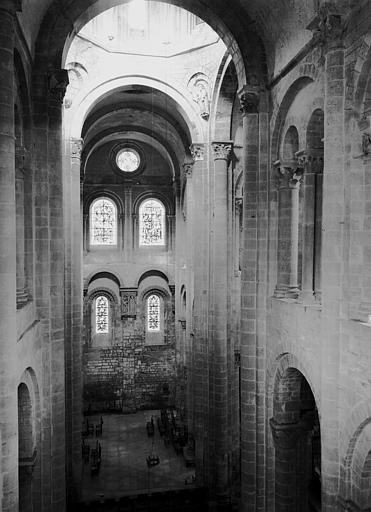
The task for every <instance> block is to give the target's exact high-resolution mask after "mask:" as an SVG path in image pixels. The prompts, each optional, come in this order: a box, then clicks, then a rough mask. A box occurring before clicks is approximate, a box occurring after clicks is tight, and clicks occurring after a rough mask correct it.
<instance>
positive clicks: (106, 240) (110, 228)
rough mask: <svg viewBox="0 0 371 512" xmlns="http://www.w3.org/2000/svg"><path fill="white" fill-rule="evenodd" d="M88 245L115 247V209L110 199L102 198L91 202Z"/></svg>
mask: <svg viewBox="0 0 371 512" xmlns="http://www.w3.org/2000/svg"><path fill="white" fill-rule="evenodd" d="M90 243H91V244H92V245H116V243H117V208H116V205H115V204H114V203H113V201H111V200H110V199H107V198H106V197H102V198H99V199H97V200H96V201H94V202H93V204H92V205H91V209H90Z"/></svg>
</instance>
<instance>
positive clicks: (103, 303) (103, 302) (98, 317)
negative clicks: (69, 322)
mask: <svg viewBox="0 0 371 512" xmlns="http://www.w3.org/2000/svg"><path fill="white" fill-rule="evenodd" d="M95 332H96V333H97V334H108V299H107V297H105V296H104V295H101V296H100V297H97V298H96V299H95Z"/></svg>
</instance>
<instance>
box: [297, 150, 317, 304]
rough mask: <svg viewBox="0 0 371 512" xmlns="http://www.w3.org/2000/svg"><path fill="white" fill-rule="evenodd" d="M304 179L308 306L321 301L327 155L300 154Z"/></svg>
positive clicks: (304, 263) (304, 268)
mask: <svg viewBox="0 0 371 512" xmlns="http://www.w3.org/2000/svg"><path fill="white" fill-rule="evenodd" d="M296 155H297V157H298V164H299V167H300V168H302V169H303V170H304V178H303V190H304V194H303V196H304V197H303V201H304V208H303V210H304V218H303V245H302V255H303V256H302V285H301V293H300V298H301V299H302V300H303V301H304V302H312V301H313V299H316V300H317V301H320V299H321V241H322V176H323V174H322V173H323V151H321V150H311V149H307V150H304V151H300V152H298V153H297V154H296Z"/></svg>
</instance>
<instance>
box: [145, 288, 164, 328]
mask: <svg viewBox="0 0 371 512" xmlns="http://www.w3.org/2000/svg"><path fill="white" fill-rule="evenodd" d="M160 308H161V305H160V297H159V296H158V295H150V296H149V297H148V299H147V330H148V331H151V332H159V331H160Z"/></svg>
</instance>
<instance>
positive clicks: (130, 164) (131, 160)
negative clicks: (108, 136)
mask: <svg viewBox="0 0 371 512" xmlns="http://www.w3.org/2000/svg"><path fill="white" fill-rule="evenodd" d="M116 164H117V167H118V168H119V169H121V171H123V172H134V171H136V170H137V169H138V167H139V165H140V156H139V154H138V153H137V152H136V151H135V150H134V149H129V148H125V149H121V151H119V152H118V153H117V155H116Z"/></svg>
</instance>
